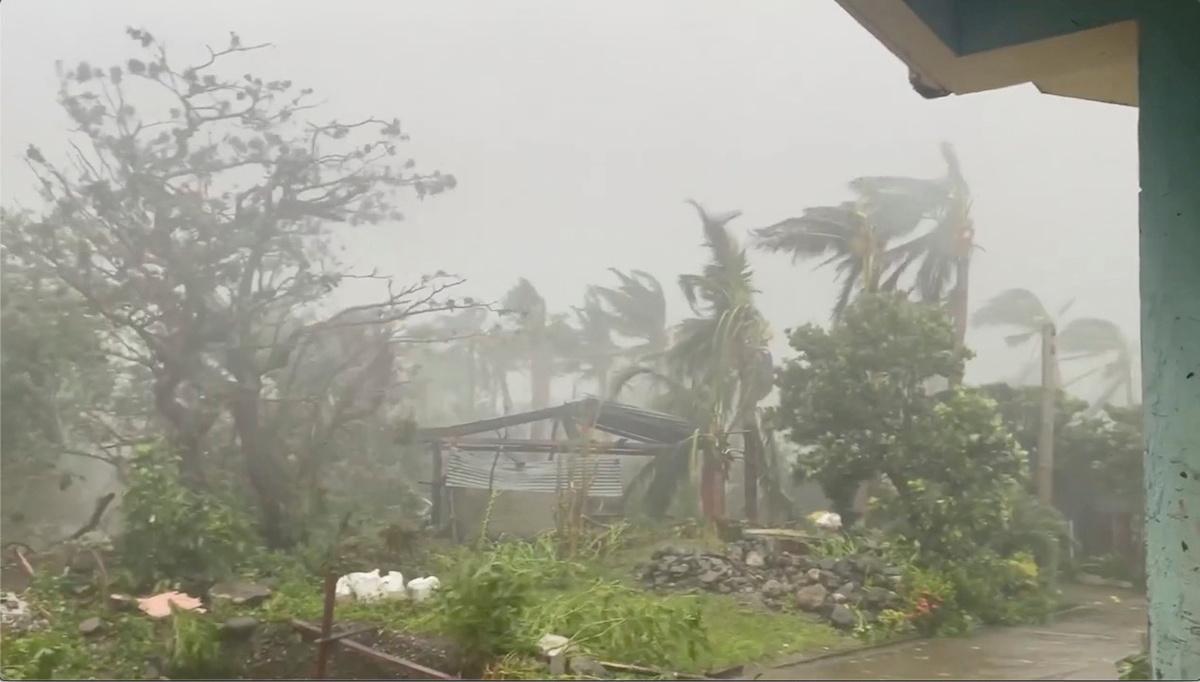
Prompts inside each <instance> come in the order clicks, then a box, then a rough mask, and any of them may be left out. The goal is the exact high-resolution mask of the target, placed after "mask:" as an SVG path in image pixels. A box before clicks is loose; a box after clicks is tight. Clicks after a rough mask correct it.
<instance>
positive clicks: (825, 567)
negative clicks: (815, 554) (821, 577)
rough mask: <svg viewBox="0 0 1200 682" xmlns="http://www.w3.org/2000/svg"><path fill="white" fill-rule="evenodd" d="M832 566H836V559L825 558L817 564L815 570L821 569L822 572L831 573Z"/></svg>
mask: <svg viewBox="0 0 1200 682" xmlns="http://www.w3.org/2000/svg"><path fill="white" fill-rule="evenodd" d="M834 566H837V559H830V558H829V557H825V558H824V559H821V560H820V561H818V562H817V568H819V569H821V570H822V571H832V570H833V567H834Z"/></svg>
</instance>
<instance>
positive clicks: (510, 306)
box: [504, 278, 572, 440]
mask: <svg viewBox="0 0 1200 682" xmlns="http://www.w3.org/2000/svg"><path fill="white" fill-rule="evenodd" d="M504 307H505V309H506V310H508V311H511V312H513V313H515V314H517V315H518V316H519V319H518V322H517V336H518V337H519V338H520V339H521V340H522V341H523V343H524V348H525V352H526V354H527V357H528V360H529V385H530V402H531V407H532V409H535V410H536V409H540V408H543V407H548V406H549V405H550V388H551V383H552V382H553V380H554V376H555V374H556V373H557V371H558V368H557V367H556V361H558V360H559V359H561V358H565V357H567V356H568V354H569V348H570V346H571V337H572V331H571V328H570V327H569V326H568V325H567V322H566V319H565V316H562V315H551V314H550V313H549V312H548V311H547V310H546V301H545V299H543V298H542V295H541V294H539V293H538V291H537V289H536V288H535V287H534V286H533V284H531V283H530V282H529V280H527V279H525V278H521V279H519V280H518V281H517V284H516V286H514V287H513V288H512V289H510V290H509V291H508V293H507V294H505V296H504ZM545 430H546V424H545V423H544V422H535V423H534V424H533V427H532V429H531V433H530V437H531V438H533V439H535V440H536V439H541V438H543V437H545V435H546V433H545Z"/></svg>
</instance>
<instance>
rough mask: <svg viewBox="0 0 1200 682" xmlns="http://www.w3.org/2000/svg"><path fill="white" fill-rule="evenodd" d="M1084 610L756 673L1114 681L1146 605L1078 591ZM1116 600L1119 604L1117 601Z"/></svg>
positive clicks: (1138, 633)
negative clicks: (1040, 621)
mask: <svg viewBox="0 0 1200 682" xmlns="http://www.w3.org/2000/svg"><path fill="white" fill-rule="evenodd" d="M1068 591H1069V593H1070V596H1071V597H1072V600H1073V601H1075V602H1077V603H1082V605H1081V606H1078V607H1076V608H1074V609H1072V610H1070V611H1068V612H1065V613H1063V614H1060V615H1059V616H1058V617H1057V618H1055V619H1054V620H1053V621H1052V622H1050V623H1047V624H1044V625H1031V626H1020V627H996V628H986V629H983V630H980V631H979V632H978V633H976V634H974V635H971V636H970V637H949V638H939V639H925V640H917V641H911V642H904V643H900V644H896V645H891V646H885V647H880V648H876V649H870V650H866V651H861V652H859V653H853V652H851V653H848V654H845V655H840V656H834V657H831V658H825V659H822V660H818V661H812V662H809V663H799V664H794V665H784V666H781V667H775V668H769V669H765V670H755V671H752V672H751V673H750V674H748V675H747V676H746V677H747V678H748V679H752V678H755V677H757V679H762V680H872V679H874V680H885V679H893V680H895V679H900V680H936V679H959V680H972V679H987V680H1005V679H1008V680H1039V679H1042V680H1106V679H1107V680H1115V679H1116V677H1117V669H1116V666H1115V662H1116V661H1117V660H1118V659H1120V658H1123V657H1125V656H1127V655H1129V654H1132V653H1135V652H1137V651H1139V650H1140V649H1141V637H1142V633H1143V632H1144V631H1145V629H1146V603H1145V600H1144V599H1143V598H1142V597H1141V596H1140V595H1137V594H1134V593H1132V592H1129V591H1126V590H1116V589H1111V588H1086V587H1081V586H1072V587H1071V588H1070V590H1068ZM1114 598H1115V599H1114Z"/></svg>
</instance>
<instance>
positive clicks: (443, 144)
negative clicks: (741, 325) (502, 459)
mask: <svg viewBox="0 0 1200 682" xmlns="http://www.w3.org/2000/svg"><path fill="white" fill-rule="evenodd" d="M181 7H183V5H180V4H176V3H163V2H150V1H149V0H112V1H110V2H105V3H92V2H83V1H82V0H38V1H36V2H34V1H33V0H9V2H6V3H4V7H3V10H2V11H0V37H2V44H3V52H2V62H0V74H2V78H3V81H4V89H3V102H2V111H0V115H2V120H3V126H2V129H3V130H2V137H0V156H2V160H0V172H2V178H0V179H2V191H0V194H2V197H0V198H2V203H3V205H4V206H5V207H9V206H12V205H14V204H15V203H16V202H20V203H23V204H25V205H28V206H31V207H32V206H36V204H37V200H36V194H35V193H34V191H33V178H32V176H31V175H30V174H29V173H28V171H27V169H26V168H25V166H24V161H23V155H24V150H25V148H26V146H27V145H29V144H31V143H32V144H36V145H37V146H39V147H40V148H41V149H43V151H45V152H46V153H47V154H48V155H51V156H55V155H57V154H59V153H60V152H61V148H62V146H63V142H62V138H63V135H64V132H66V130H67V127H68V123H67V119H66V117H65V115H64V114H63V113H62V112H61V109H60V108H59V107H58V105H57V103H56V102H55V95H56V90H57V80H56V78H55V69H54V63H55V61H56V60H58V59H61V60H63V62H64V63H66V64H74V63H77V62H79V61H85V60H86V61H90V62H94V63H97V64H103V65H106V66H107V65H108V64H111V63H117V62H120V61H123V60H124V59H125V58H126V57H127V56H128V55H129V54H130V48H131V43H130V42H129V40H128V38H127V37H126V36H125V34H124V28H125V27H126V26H127V25H134V26H139V27H142V28H145V29H147V30H149V31H150V32H152V33H154V34H155V35H156V36H157V37H159V38H160V39H161V40H163V41H164V42H166V43H167V45H168V47H169V48H170V49H171V50H172V51H173V54H174V59H175V60H176V61H189V60H192V59H195V58H200V57H202V56H203V55H204V54H205V53H204V44H205V43H209V44H213V45H218V44H221V43H222V42H223V41H225V40H227V38H228V32H229V31H230V30H233V31H236V32H238V33H239V34H240V35H241V36H242V37H243V39H244V40H245V41H246V42H260V41H269V42H271V43H273V45H274V47H272V48H270V49H269V50H265V51H263V52H260V53H256V54H253V55H247V56H245V57H244V58H243V59H240V60H238V61H239V62H244V63H245V65H246V68H247V70H252V71H255V72H258V73H260V74H261V75H264V76H267V77H272V78H275V77H277V78H288V79H292V80H294V81H295V82H296V83H297V84H298V85H300V86H302V87H312V88H314V89H316V91H317V94H318V96H319V97H320V98H322V99H324V100H325V101H326V102H327V104H326V105H325V106H324V107H322V109H321V110H320V112H319V113H317V114H316V115H317V116H321V117H325V118H332V117H334V116H345V117H347V118H352V117H356V116H362V115H366V114H376V115H379V116H386V117H391V116H393V115H394V116H399V117H400V119H401V120H402V121H403V122H404V124H405V127H406V128H407V129H408V132H409V133H410V134H411V136H412V142H411V143H410V144H409V146H408V149H407V150H406V151H407V152H408V153H411V155H412V156H413V157H415V158H416V160H417V162H418V164H419V165H420V167H421V168H424V169H430V170H432V169H435V168H436V169H440V170H442V171H445V172H451V173H454V174H455V175H456V176H457V179H458V181H459V184H458V187H457V189H455V190H454V191H452V192H449V193H447V194H443V195H439V196H436V197H433V198H431V199H428V200H426V201H424V202H418V201H416V200H415V199H414V200H411V201H409V202H407V203H406V204H405V205H404V206H403V208H404V210H405V213H406V215H407V220H406V221H404V222H402V223H400V224H398V225H382V226H377V227H372V228H365V229H363V228H353V229H355V230H358V231H357V232H347V233H346V234H352V235H353V238H352V239H351V240H350V241H349V242H348V243H349V248H348V251H347V259H348V260H350V261H351V262H353V263H354V264H355V265H357V266H358V267H359V268H361V269H370V268H373V267H374V268H378V269H379V271H380V272H383V273H386V274H392V275H396V276H398V277H401V278H403V279H413V278H416V277H418V276H419V275H420V274H421V273H422V272H431V271H434V270H437V269H443V270H449V271H452V272H457V273H460V274H462V275H464V276H466V277H467V278H468V279H469V283H468V287H467V288H468V289H469V290H470V292H471V293H473V294H474V295H477V296H481V297H484V298H488V297H491V298H495V297H499V296H500V295H502V294H503V292H504V291H505V290H506V289H507V288H508V287H510V286H511V285H512V284H513V283H515V281H516V280H517V279H518V278H519V277H525V278H527V279H529V280H530V281H531V282H533V283H534V284H535V286H537V288H538V289H539V291H540V292H541V293H542V295H543V296H544V297H545V298H546V299H547V301H548V303H549V305H550V307H551V308H552V309H553V310H559V311H566V310H568V309H569V306H570V305H573V304H578V303H579V302H580V301H581V299H582V296H583V292H584V288H585V287H586V286H587V285H588V284H597V283H605V284H608V283H612V281H613V279H612V277H611V275H610V274H609V273H608V272H607V269H608V268H610V267H615V268H619V269H622V270H629V269H643V270H647V271H649V272H651V273H652V274H654V275H655V276H657V277H658V278H659V279H660V281H661V282H662V283H663V286H664V288H665V289H666V290H667V291H668V295H669V297H670V298H669V306H670V315H671V318H672V319H673V320H678V319H680V318H682V317H684V316H686V314H687V312H688V311H687V309H686V306H685V305H684V303H683V300H682V297H681V296H679V295H678V291H677V287H676V286H675V279H676V277H677V276H678V275H679V274H680V273H684V272H692V271H696V270H697V269H698V268H699V267H700V266H701V265H702V263H703V262H704V260H705V258H706V255H705V253H704V250H703V248H702V247H701V235H700V230H699V226H698V223H697V220H696V217H695V213H694V212H693V210H692V209H691V207H689V206H687V205H686V204H685V203H684V199H685V198H688V197H692V198H695V199H696V200H698V201H700V202H701V203H702V204H704V205H706V206H708V207H710V208H711V209H713V210H720V211H723V210H729V209H740V210H742V211H743V215H742V217H740V218H738V219H737V220H736V221H734V222H733V223H732V224H731V227H732V228H733V230H734V232H735V233H737V234H738V235H739V236H741V237H743V238H744V236H745V234H746V231H747V230H749V229H751V228H754V227H760V226H762V225H765V224H769V223H773V222H776V221H778V220H781V219H783V218H786V217H789V216H792V215H796V214H798V213H799V212H800V211H801V210H802V209H803V208H805V207H807V206H814V205H825V204H833V203H837V202H839V201H841V200H843V199H845V198H847V197H848V190H847V189H846V183H847V181H849V180H850V179H851V178H853V177H856V176H861V175H909V176H923V177H933V176H936V175H940V174H941V173H942V172H943V164H942V159H941V156H940V154H939V151H938V145H939V143H940V142H941V141H943V140H945V141H948V142H951V143H953V144H954V145H955V146H956V148H957V151H958V154H959V156H960V158H961V160H962V165H963V171H964V173H965V175H966V178H967V180H968V182H969V183H970V186H971V190H972V196H973V199H974V205H973V216H974V220H975V225H976V241H977V243H978V244H979V245H980V246H981V247H982V249H981V251H980V252H978V253H977V254H976V256H975V259H974V261H973V263H972V280H971V304H972V308H976V307H978V306H979V305H980V304H981V303H982V302H983V301H985V300H986V299H987V298H988V297H990V296H991V295H994V294H996V293H998V292H999V291H1001V290H1003V289H1007V288H1011V287H1018V286H1019V287H1026V288H1029V289H1032V290H1033V291H1035V292H1036V293H1037V294H1038V295H1039V296H1041V297H1042V299H1043V300H1044V301H1045V302H1046V304H1047V305H1048V306H1050V307H1052V308H1055V309H1056V308H1058V307H1059V306H1061V305H1062V304H1063V303H1065V302H1067V301H1068V300H1070V299H1075V301H1076V302H1075V305H1074V307H1073V308H1072V310H1071V316H1085V315H1086V316H1102V317H1107V318H1110V319H1113V320H1114V321H1116V322H1117V323H1118V324H1119V325H1120V326H1121V327H1122V328H1123V329H1124V330H1125V332H1126V333H1127V334H1128V335H1129V336H1130V337H1131V339H1134V340H1136V337H1137V323H1138V280H1137V189H1138V182H1137V154H1136V152H1137V148H1136V136H1135V132H1136V118H1137V111H1136V109H1133V108H1128V107H1120V106H1115V105H1106V104H1099V103H1092V102H1084V101H1080V100H1071V99H1065V98H1059V97H1054V96H1048V95H1042V94H1040V93H1038V92H1037V91H1036V90H1035V89H1034V88H1033V87H1032V86H1029V85H1025V86H1020V87H1015V88H1009V89H1006V90H1001V91H995V92H988V93H981V94H976V95H971V96H969V97H948V98H944V99H940V100H933V101H930V100H925V99H922V98H921V97H920V96H919V95H917V94H916V93H915V92H913V90H912V88H911V87H910V86H909V84H908V79H907V73H906V70H905V68H904V66H903V65H902V64H901V63H900V61H899V60H897V59H896V58H895V57H894V56H893V55H891V54H890V53H889V52H888V51H887V50H886V49H885V48H884V47H883V46H882V45H880V44H879V43H878V42H877V41H876V40H875V39H874V38H873V37H872V36H871V35H870V34H869V33H867V32H866V31H865V30H863V29H862V28H861V27H860V26H859V25H858V24H857V23H855V22H854V21H853V20H852V19H851V18H850V17H849V16H848V15H846V14H845V13H844V12H843V11H842V10H841V9H840V8H839V7H838V6H837V5H836V4H835V3H833V2H826V1H821V2H817V1H815V0H812V1H810V2H804V3H797V2H784V1H782V0H778V1H771V2H767V1H760V2H755V3H752V4H734V3H718V2H713V1H711V0H709V1H705V2H679V1H672V2H657V3H651V4H643V3H638V4H634V3H631V2H608V3H603V4H600V3H587V4H584V3H569V4H567V3H553V2H529V1H520V2H517V1H508V2H503V3H466V2H442V3H421V4H418V3H388V4H381V3H369V2H363V1H361V0H359V1H355V2H344V3H340V4H338V5H336V6H335V5H332V4H324V3H322V4H318V3H315V2H308V1H307V0H305V1H302V2H294V3H290V4H288V5H287V6H286V7H287V12H286V13H281V12H280V11H279V7H281V5H279V3H268V2H263V1H262V0H255V1H252V2H238V3H233V2H229V1H226V0H222V1H218V2H211V3H208V4H206V5H204V9H203V11H197V12H195V13H192V14H185V13H183V12H181V11H180V8H181ZM234 68H238V67H234ZM348 229H350V228H348ZM750 257H751V259H752V262H753V263H754V267H755V271H756V272H755V274H756V283H757V286H758V288H759V289H760V290H761V291H762V294H761V297H760V307H761V308H762V309H763V311H764V313H765V314H766V315H767V317H768V319H769V320H770V322H771V323H772V325H773V327H774V329H775V340H774V342H773V344H772V347H773V350H774V352H775V353H776V355H777V358H778V357H780V356H782V355H785V340H784V338H783V330H784V329H785V328H788V327H793V326H796V325H799V324H802V323H804V322H816V323H822V324H823V323H826V322H827V321H828V316H829V310H830V307H831V305H832V301H833V297H834V291H835V286H834V283H833V272H832V271H831V270H813V268H812V265H811V264H809V263H799V264H796V265H791V264H790V263H789V261H788V259H787V258H785V257H782V256H771V255H769V254H763V253H760V252H756V251H751V253H750ZM359 293H360V294H361V292H359ZM341 295H342V296H343V297H345V298H346V299H347V300H350V299H352V298H353V297H354V296H355V291H354V290H353V289H349V290H347V291H346V292H344V293H343V294H341ZM1000 337H1001V334H1000V333H998V332H997V331H995V330H987V329H984V330H976V329H971V330H970V331H969V334H968V343H969V345H971V346H972V347H973V348H974V349H975V350H976V352H977V355H978V357H977V359H976V360H974V361H973V362H972V363H971V365H970V367H969V375H968V379H969V380H972V381H979V382H982V381H994V380H1007V379H1011V378H1012V375H1013V374H1014V373H1015V370H1016V368H1017V367H1018V365H1020V364H1021V363H1022V362H1023V361H1024V360H1025V359H1026V358H1028V357H1032V355H1031V354H1032V352H1033V351H1032V350H1030V349H1023V350H1017V351H1013V350H1008V349H1006V348H1005V347H1004V344H1003V343H1002V341H1001V338H1000Z"/></svg>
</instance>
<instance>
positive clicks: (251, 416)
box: [230, 351, 291, 548]
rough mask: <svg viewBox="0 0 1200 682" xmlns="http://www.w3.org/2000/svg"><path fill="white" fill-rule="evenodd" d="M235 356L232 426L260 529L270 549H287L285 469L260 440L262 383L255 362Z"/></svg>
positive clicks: (238, 353) (232, 366)
mask: <svg viewBox="0 0 1200 682" xmlns="http://www.w3.org/2000/svg"><path fill="white" fill-rule="evenodd" d="M233 355H234V356H235V357H232V358H231V362H230V365H231V366H230V369H231V370H232V374H233V375H234V379H235V380H236V382H237V388H236V391H235V395H234V399H233V405H232V408H231V409H232V411H233V425H234V429H235V430H236V431H237V436H238V443H239V444H240V445H241V450H242V460H243V462H244V463H245V465H246V475H247V478H248V479H249V481H250V487H251V488H252V489H253V490H254V494H255V496H256V498H257V500H258V509H259V521H260V526H261V528H260V529H261V531H262V535H263V539H264V540H265V541H266V543H267V546H268V547H272V548H284V547H287V546H289V545H290V544H291V538H290V535H289V529H288V527H287V522H286V514H285V510H286V508H287V507H286V497H287V493H286V491H287V485H286V482H285V481H284V480H283V479H284V472H283V469H282V467H280V466H279V462H278V461H277V460H276V459H275V458H274V457H273V452H272V450H271V449H270V448H269V447H266V446H265V445H264V444H263V443H262V441H261V438H260V435H261V429H260V425H259V409H258V408H259V394H260V391H261V387H262V384H261V380H260V378H259V376H258V374H257V372H255V371H254V367H253V364H252V363H253V359H252V358H248V357H245V354H244V353H242V352H241V351H235V352H234V353H233Z"/></svg>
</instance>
